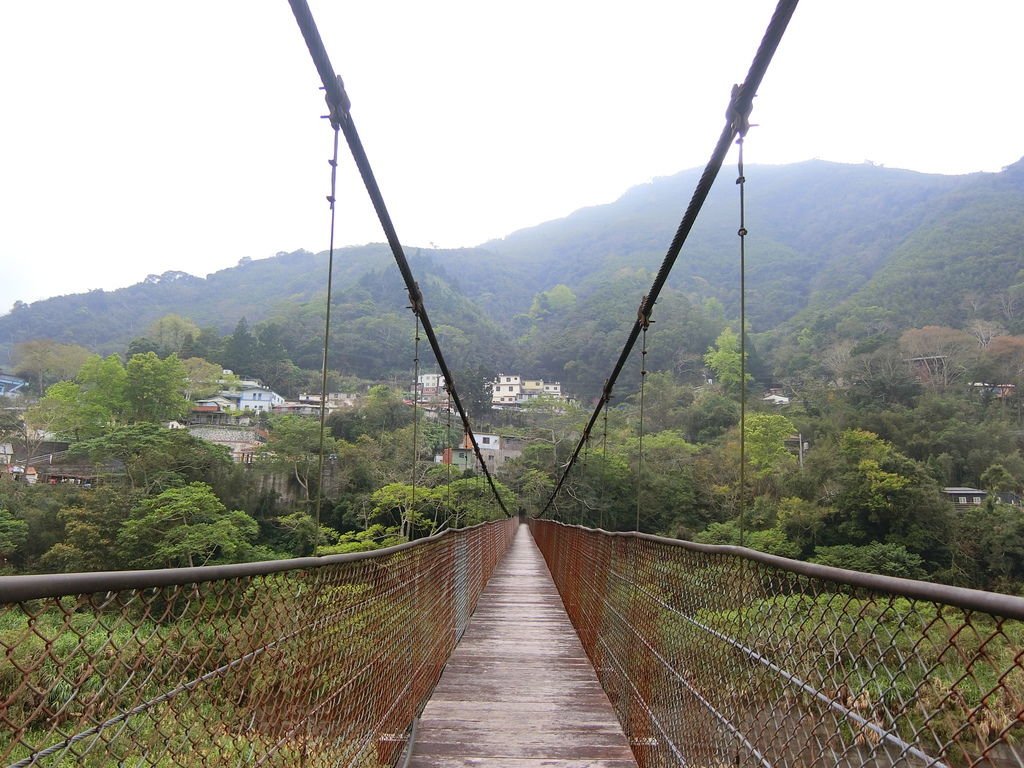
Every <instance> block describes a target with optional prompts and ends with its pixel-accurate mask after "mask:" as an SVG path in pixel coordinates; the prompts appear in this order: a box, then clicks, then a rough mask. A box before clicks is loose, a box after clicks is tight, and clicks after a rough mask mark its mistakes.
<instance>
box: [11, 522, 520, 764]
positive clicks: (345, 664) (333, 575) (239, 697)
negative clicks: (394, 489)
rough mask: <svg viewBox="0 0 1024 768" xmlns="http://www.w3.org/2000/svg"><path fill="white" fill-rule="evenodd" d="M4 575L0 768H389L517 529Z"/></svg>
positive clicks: (494, 527) (507, 526)
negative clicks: (171, 563)
mask: <svg viewBox="0 0 1024 768" xmlns="http://www.w3.org/2000/svg"><path fill="white" fill-rule="evenodd" d="M515 525H516V521H515V520H505V521H501V522H497V523H488V524H484V525H480V526H476V527H474V528H470V529H465V530H460V531H450V532H448V533H446V534H443V535H440V536H436V537H433V538H430V539H425V540H423V541H420V542H415V543H412V544H405V545H401V546H398V547H392V548H390V549H387V550H380V551H378V552H369V553H363V554H358V555H336V556H332V557H325V558H304V559H301V560H289V561H280V562H269V563H251V564H244V565H236V566H217V567H209V568H189V569H176V570H169V571H134V572H121V573H108V574H74V575H65V576H20V577H19V576H14V577H4V578H0V653H2V659H0V758H2V759H0V764H3V765H8V766H28V765H45V766H115V765H116V766H129V765H130V766H224V765H253V766H289V767H291V766H361V767H362V766H367V767H370V766H373V767H376V766H390V765H393V764H394V763H395V762H396V760H397V759H398V758H399V757H400V755H401V753H402V751H403V750H404V747H405V744H406V741H407V738H408V731H409V728H410V725H411V723H412V721H413V719H414V717H415V715H416V714H418V712H419V710H420V709H421V708H422V705H423V704H424V703H425V701H426V699H427V697H428V696H429V694H430V691H431V690H432V688H433V686H434V684H435V683H436V682H437V679H438V677H439V676H440V674H441V669H442V667H443V666H444V664H445V662H446V660H447V658H448V655H449V653H450V652H451V649H452V648H453V647H454V645H455V642H456V641H457V639H458V637H459V636H460V635H461V632H462V629H463V628H464V626H465V623H466V619H467V617H468V616H469V614H470V613H472V611H473V608H474V607H475V605H476V601H477V598H478V597H479V595H480V592H481V591H482V590H483V587H484V585H485V584H486V582H487V579H488V578H489V576H490V574H491V572H492V570H493V569H494V567H495V565H496V564H497V562H498V560H499V559H500V558H501V556H502V555H503V554H504V553H505V551H506V550H507V548H508V547H509V545H510V544H511V541H512V538H513V536H514V532H515Z"/></svg>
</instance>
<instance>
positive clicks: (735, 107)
mask: <svg viewBox="0 0 1024 768" xmlns="http://www.w3.org/2000/svg"><path fill="white" fill-rule="evenodd" d="M753 108H754V97H753V96H752V95H751V96H748V95H747V92H746V90H745V88H744V86H743V85H741V84H735V85H733V87H732V97H731V98H730V100H729V109H728V110H726V113H725V117H726V119H727V120H728V121H729V125H731V126H732V129H733V131H735V132H736V133H737V134H738V135H739V136H740V138H742V137H744V136H746V135H747V131H749V130H750V112H751V110H752V109H753Z"/></svg>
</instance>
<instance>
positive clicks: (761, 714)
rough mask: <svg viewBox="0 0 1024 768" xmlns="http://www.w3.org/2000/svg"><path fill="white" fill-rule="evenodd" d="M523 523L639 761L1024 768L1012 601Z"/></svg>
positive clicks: (1020, 606) (728, 551) (1022, 637)
mask: <svg viewBox="0 0 1024 768" xmlns="http://www.w3.org/2000/svg"><path fill="white" fill-rule="evenodd" d="M531 525H532V528H533V533H534V537H535V538H536V540H537V543H538V544H539V546H540V548H541V550H542V551H543V553H544V556H545V559H546V560H547V562H548V565H549V567H550V569H551V572H552V576H553V577H554V580H555V583H556V585H557V586H558V589H559V591H560V592H561V594H562V599H563V601H564V603H565V606H566V609H567V610H568V612H569V615H570V617H571V618H572V621H573V623H574V624H575V626H576V628H577V631H578V632H579V634H580V637H581V639H582V641H583V644H584V646H585V648H586V650H587V653H588V654H589V656H590V658H591V661H592V662H593V664H594V666H595V668H596V669H597V672H598V675H599V677H600V679H601V682H602V684H603V686H604V688H605V690H606V691H607V693H608V696H609V698H610V699H611V701H612V704H613V705H614V706H615V709H616V711H617V712H618V715H619V718H620V720H621V721H622V724H623V727H624V729H625V731H626V734H627V736H628V737H629V739H630V743H631V744H632V746H633V749H634V752H635V754H636V757H637V760H638V762H639V764H640V765H641V766H643V767H644V768H649V767H650V766H708V767H710V766H716V767H717V766H844V767H846V766H849V767H850V768H852V767H853V766H880V767H884V768H888V767H890V766H906V767H907V768H910V767H911V766H914V767H916V766H986V767H989V768H1004V767H1005V766H1024V624H1022V621H1021V620H1022V619H1024V599H1021V598H1018V597H1012V596H1007V595H996V594H992V593H987V592H978V591H974V590H966V589H957V588H953V587H946V586H942V585H937V584H928V583H924V582H915V581H909V580H905V579H893V578H886V577H882V576H874V575H870V574H859V573H854V572H851V571H843V570H839V569H835V568H826V567H824V566H816V565H812V564H809V563H800V562H796V561H792V560H786V559H783V558H778V557H772V556H770V555H763V554H761V553H755V552H751V551H749V550H743V549H739V548H737V547H715V546H702V545H697V544H692V543H689V542H680V541H674V540H670V539H661V538H657V537H653V536H646V535H643V534H609V533H605V532H601V531H594V530H588V529H584V528H579V527H571V526H565V525H562V524H559V523H553V522H549V521H533V522H532V523H531Z"/></svg>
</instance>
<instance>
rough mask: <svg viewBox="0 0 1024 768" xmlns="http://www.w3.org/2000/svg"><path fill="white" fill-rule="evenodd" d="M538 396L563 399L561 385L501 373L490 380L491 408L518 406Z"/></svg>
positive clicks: (554, 382)
mask: <svg viewBox="0 0 1024 768" xmlns="http://www.w3.org/2000/svg"><path fill="white" fill-rule="evenodd" d="M539 397H548V398H551V399H553V400H564V399H565V398H564V397H563V395H562V385H561V384H560V383H559V382H557V381H544V379H524V378H522V377H521V376H514V375H508V374H504V373H503V374H501V375H499V376H498V378H497V379H495V380H494V381H492V382H491V407H492V408H499V409H500V408H518V407H519V406H521V405H523V404H524V403H528V402H530V401H531V400H536V399H537V398H539Z"/></svg>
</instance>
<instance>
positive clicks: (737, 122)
mask: <svg viewBox="0 0 1024 768" xmlns="http://www.w3.org/2000/svg"><path fill="white" fill-rule="evenodd" d="M293 1H296V0H293ZM797 2H798V0H779V3H778V5H776V7H775V13H774V14H772V18H771V21H769V22H768V28H767V30H766V31H765V33H764V37H762V39H761V44H760V45H759V46H758V49H757V53H756V54H754V61H753V62H752V63H751V65H750V69H749V70H748V72H747V78H746V79H745V80H744V81H743V83H742V85H737V86H734V87H733V92H732V98H731V100H730V102H729V108H728V110H727V112H726V124H725V127H724V128H723V129H722V133H721V135H719V137H718V143H717V144H715V149H714V151H713V152H712V153H711V159H710V160H709V161H708V164H707V165H706V166H705V168H704V172H703V173H702V174H701V177H700V180H699V181H698V182H697V187H696V189H695V190H694V192H693V196H692V197H691V198H690V203H689V205H688V206H687V207H686V211H685V212H684V213H683V218H682V221H680V222H679V228H678V229H677V230H676V234H675V237H673V238H672V242H671V244H670V245H669V248H668V252H667V253H666V254H665V258H664V260H663V261H662V263H661V267H660V269H659V270H658V274H657V276H656V277H655V278H654V282H653V283H652V285H651V288H650V290H649V291H648V293H647V295H646V296H645V297H644V298H643V300H642V301H641V303H640V311H639V312H638V313H637V320H636V321H635V322H634V323H633V327H632V329H631V330H630V334H629V337H628V338H627V339H626V343H625V344H624V345H623V347H622V352H621V353H620V354H619V359H618V361H616V363H615V367H614V368H613V369H612V373H611V375H610V376H609V377H608V379H607V380H606V381H605V386H604V390H603V392H602V393H601V397H600V399H599V400H598V402H597V406H596V407H595V408H594V412H593V414H591V417H590V421H589V422H587V426H586V427H584V429H583V434H582V435H581V436H580V440H579V442H578V443H577V444H576V449H575V450H574V451H573V453H572V456H571V457H570V459H569V461H568V463H567V464H566V465H565V468H564V469H563V471H562V474H561V476H560V477H559V478H558V482H557V483H556V484H555V487H554V489H553V490H552V492H551V496H550V497H549V498H548V502H547V504H546V505H545V506H544V509H543V510H542V511H541V513H540V515H539V516H540V517H543V516H544V515H545V514H547V511H548V509H549V508H550V507H551V505H552V503H553V501H554V499H555V497H556V496H557V495H558V492H559V491H560V490H561V489H562V486H563V485H564V483H565V479H566V477H567V476H568V473H569V470H570V469H571V468H572V466H573V465H574V464H575V462H576V459H577V458H578V457H579V454H580V450H581V449H582V447H583V443H584V441H585V440H586V439H587V437H588V436H589V435H590V431H591V429H593V427H594V423H595V422H596V421H597V417H598V415H599V414H600V412H601V408H602V407H603V406H604V404H605V403H606V402H607V401H608V399H609V398H611V396H612V389H613V387H614V386H615V382H616V380H617V379H618V377H619V374H620V373H621V372H622V368H623V366H624V365H625V364H626V361H627V360H628V359H629V355H630V353H631V352H632V350H633V347H634V346H635V344H636V341H637V339H638V338H639V336H640V330H641V325H642V322H643V321H642V318H646V319H648V320H649V319H650V315H651V311H652V308H653V307H654V304H655V302H657V300H658V296H659V295H660V294H661V290H662V288H664V286H665V282H666V281H667V280H668V276H669V273H670V272H671V271H672V267H673V266H674V265H675V262H676V259H677V258H678V256H679V252H680V251H681V250H682V247H683V243H685V242H686V239H687V237H689V234H690V231H691V230H692V229H693V225H694V222H696V220H697V215H698V214H699V213H700V210H701V208H702V207H703V205H704V201H705V200H706V199H707V196H708V194H709V193H710V192H711V186H712V185H713V184H714V181H715V177H716V176H717V175H718V172H719V171H720V170H721V168H722V164H723V163H724V162H725V158H726V155H728V153H729V150H730V149H731V148H732V142H733V140H734V139H735V138H736V136H737V135H738V134H740V133H742V132H745V131H746V129H747V127H748V125H749V124H748V122H747V121H748V119H749V116H750V110H751V108H752V106H753V100H754V95H755V94H756V93H757V89H758V88H759V87H760V85H761V81H762V79H763V78H764V74H765V72H766V71H767V69H768V65H769V64H770V63H771V60H772V57H773V56H774V55H775V51H776V50H777V49H778V47H779V43H780V42H782V36H783V34H785V31H786V27H787V26H788V25H789V21H790V19H791V18H792V17H793V12H794V11H795V10H796V6H797Z"/></svg>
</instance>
